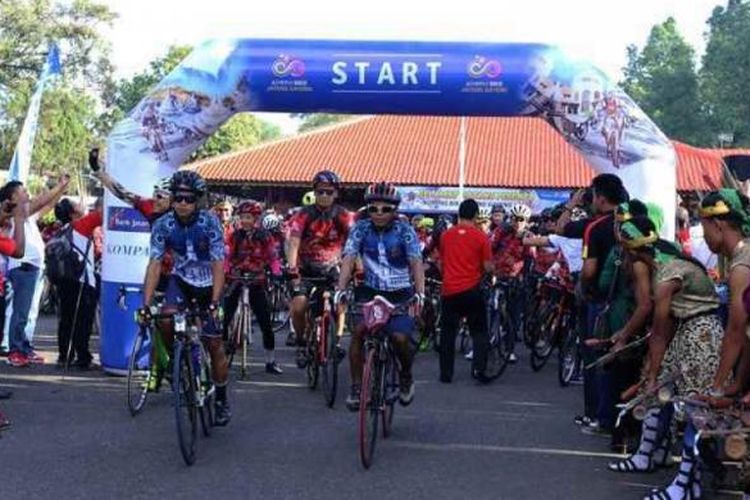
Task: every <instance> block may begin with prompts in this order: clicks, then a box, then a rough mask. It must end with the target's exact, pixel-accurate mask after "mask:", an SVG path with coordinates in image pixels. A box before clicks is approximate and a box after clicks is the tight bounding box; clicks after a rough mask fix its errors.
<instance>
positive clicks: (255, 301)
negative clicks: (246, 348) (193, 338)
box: [224, 286, 276, 351]
mask: <svg viewBox="0 0 750 500" xmlns="http://www.w3.org/2000/svg"><path fill="white" fill-rule="evenodd" d="M241 294H242V287H241V286H235V287H233V288H232V290H231V291H230V292H229V294H227V296H226V297H225V299H224V332H225V333H227V331H228V329H229V325H230V324H231V323H232V319H233V318H234V313H235V312H237V307H238V306H239V303H240V297H241ZM249 299H250V308H251V309H252V311H253V313H255V318H256V319H257V321H258V325H260V331H261V332H263V348H264V349H267V350H269V351H273V350H274V348H275V347H276V342H275V339H274V337H273V327H272V326H271V310H270V308H269V306H268V297H267V296H266V290H265V288H264V287H262V286H251V287H250V294H249Z"/></svg>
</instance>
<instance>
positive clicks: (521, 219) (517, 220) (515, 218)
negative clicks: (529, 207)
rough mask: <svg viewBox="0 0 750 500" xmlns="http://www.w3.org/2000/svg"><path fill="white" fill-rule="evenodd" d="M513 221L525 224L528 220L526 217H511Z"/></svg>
mask: <svg viewBox="0 0 750 500" xmlns="http://www.w3.org/2000/svg"><path fill="white" fill-rule="evenodd" d="M513 220H514V221H516V222H527V221H528V220H529V219H527V218H526V217H513Z"/></svg>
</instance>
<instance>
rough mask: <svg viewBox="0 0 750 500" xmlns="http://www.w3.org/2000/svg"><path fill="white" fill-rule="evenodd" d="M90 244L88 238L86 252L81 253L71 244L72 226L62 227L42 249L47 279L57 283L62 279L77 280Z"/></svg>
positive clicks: (84, 263) (83, 268)
mask: <svg viewBox="0 0 750 500" xmlns="http://www.w3.org/2000/svg"><path fill="white" fill-rule="evenodd" d="M90 245H91V239H90V238H89V240H88V243H86V252H85V253H82V252H81V251H80V250H79V249H78V248H77V247H76V246H75V245H74V244H73V226H71V225H70V224H68V225H66V226H65V227H63V228H62V229H61V230H60V232H58V233H57V234H56V235H55V236H54V237H52V238H51V239H50V240H49V241H48V242H47V246H46V247H45V249H44V264H45V266H46V268H47V277H48V278H49V280H50V281H51V282H52V283H54V284H58V283H60V282H63V281H78V279H79V278H80V277H81V275H82V274H83V272H84V271H85V270H86V260H87V255H88V252H89V247H90Z"/></svg>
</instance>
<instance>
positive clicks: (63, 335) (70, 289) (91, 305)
mask: <svg viewBox="0 0 750 500" xmlns="http://www.w3.org/2000/svg"><path fill="white" fill-rule="evenodd" d="M57 292H58V296H59V297H60V321H59V323H58V326H57V349H58V353H59V355H60V360H62V361H65V357H66V356H67V355H68V346H69V345H70V344H71V343H72V346H73V353H74V354H75V358H76V360H77V362H79V363H81V364H86V363H90V362H91V359H92V356H91V352H90V351H89V338H90V337H91V327H92V325H93V323H94V315H95V313H96V301H97V297H96V288H94V287H93V286H89V285H85V284H83V283H81V282H80V281H64V282H61V283H58V284H57ZM79 294H80V302H79V301H78V297H79ZM76 306H77V307H76ZM76 309H77V312H76ZM74 320H75V325H74V324H73V321H74ZM72 358H73V355H71V359H69V360H68V361H72Z"/></svg>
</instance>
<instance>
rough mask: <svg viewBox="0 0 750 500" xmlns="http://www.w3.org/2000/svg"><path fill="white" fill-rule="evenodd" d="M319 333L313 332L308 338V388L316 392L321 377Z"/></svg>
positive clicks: (306, 369)
mask: <svg viewBox="0 0 750 500" xmlns="http://www.w3.org/2000/svg"><path fill="white" fill-rule="evenodd" d="M317 335H318V332H317V330H313V331H312V332H310V335H309V336H308V337H307V338H308V340H307V348H306V349H307V366H306V367H305V372H306V374H307V387H308V388H309V389H310V390H311V391H314V390H315V389H317V388H318V378H319V377H320V359H318V349H319V347H318V337H317Z"/></svg>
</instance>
